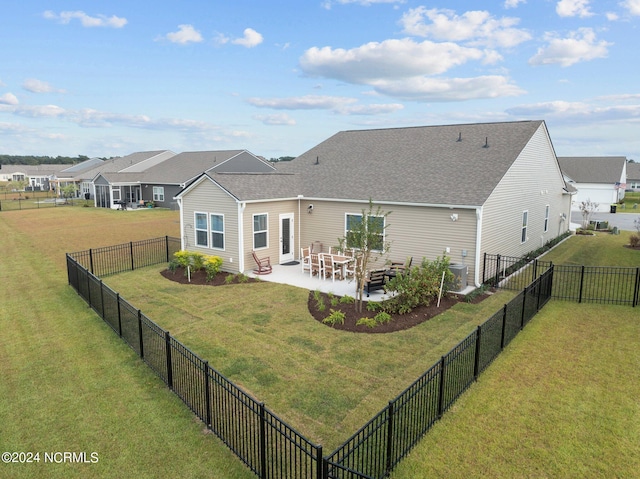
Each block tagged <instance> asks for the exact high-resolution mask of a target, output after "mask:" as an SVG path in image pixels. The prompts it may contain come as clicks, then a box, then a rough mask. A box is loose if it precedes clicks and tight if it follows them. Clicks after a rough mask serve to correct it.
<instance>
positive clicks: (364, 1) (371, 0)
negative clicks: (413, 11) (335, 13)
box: [322, 0, 406, 10]
mask: <svg viewBox="0 0 640 479" xmlns="http://www.w3.org/2000/svg"><path fill="white" fill-rule="evenodd" d="M351 3H353V4H356V5H361V6H363V7H370V6H371V5H375V4H379V3H406V0H328V1H326V2H324V3H323V4H322V6H323V7H324V8H326V9H327V10H329V9H331V6H332V5H334V4H338V5H348V4H351Z"/></svg>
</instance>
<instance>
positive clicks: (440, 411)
mask: <svg viewBox="0 0 640 479" xmlns="http://www.w3.org/2000/svg"><path fill="white" fill-rule="evenodd" d="M444 362H445V358H444V356H442V359H440V387H439V388H438V419H440V418H441V417H442V414H443V412H444V411H443V409H444Z"/></svg>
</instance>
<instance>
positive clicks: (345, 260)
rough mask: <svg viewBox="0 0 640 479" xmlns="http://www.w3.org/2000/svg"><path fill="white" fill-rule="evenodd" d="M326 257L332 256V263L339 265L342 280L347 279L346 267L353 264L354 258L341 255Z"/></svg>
mask: <svg viewBox="0 0 640 479" xmlns="http://www.w3.org/2000/svg"><path fill="white" fill-rule="evenodd" d="M324 256H325V257H327V256H330V257H331V261H333V264H334V265H337V266H338V267H339V268H340V277H341V278H342V279H344V278H345V268H346V266H347V265H348V264H349V263H351V262H352V261H353V258H352V257H351V256H343V255H339V254H332V255H327V254H325V255H324Z"/></svg>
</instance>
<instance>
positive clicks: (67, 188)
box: [60, 183, 78, 201]
mask: <svg viewBox="0 0 640 479" xmlns="http://www.w3.org/2000/svg"><path fill="white" fill-rule="evenodd" d="M77 191H78V185H76V184H75V183H69V184H67V185H64V186H63V187H62V188H60V193H62V197H63V198H64V199H65V200H66V201H69V198H74V197H75V196H76V193H77Z"/></svg>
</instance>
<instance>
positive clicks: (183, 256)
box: [173, 250, 191, 268]
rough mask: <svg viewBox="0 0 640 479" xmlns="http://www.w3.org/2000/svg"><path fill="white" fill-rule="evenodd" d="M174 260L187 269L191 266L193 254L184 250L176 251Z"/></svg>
mask: <svg viewBox="0 0 640 479" xmlns="http://www.w3.org/2000/svg"><path fill="white" fill-rule="evenodd" d="M173 259H175V260H176V261H177V262H178V265H180V266H181V267H183V268H186V267H187V266H189V265H190V264H191V252H189V251H184V250H182V251H176V252H175V253H173Z"/></svg>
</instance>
